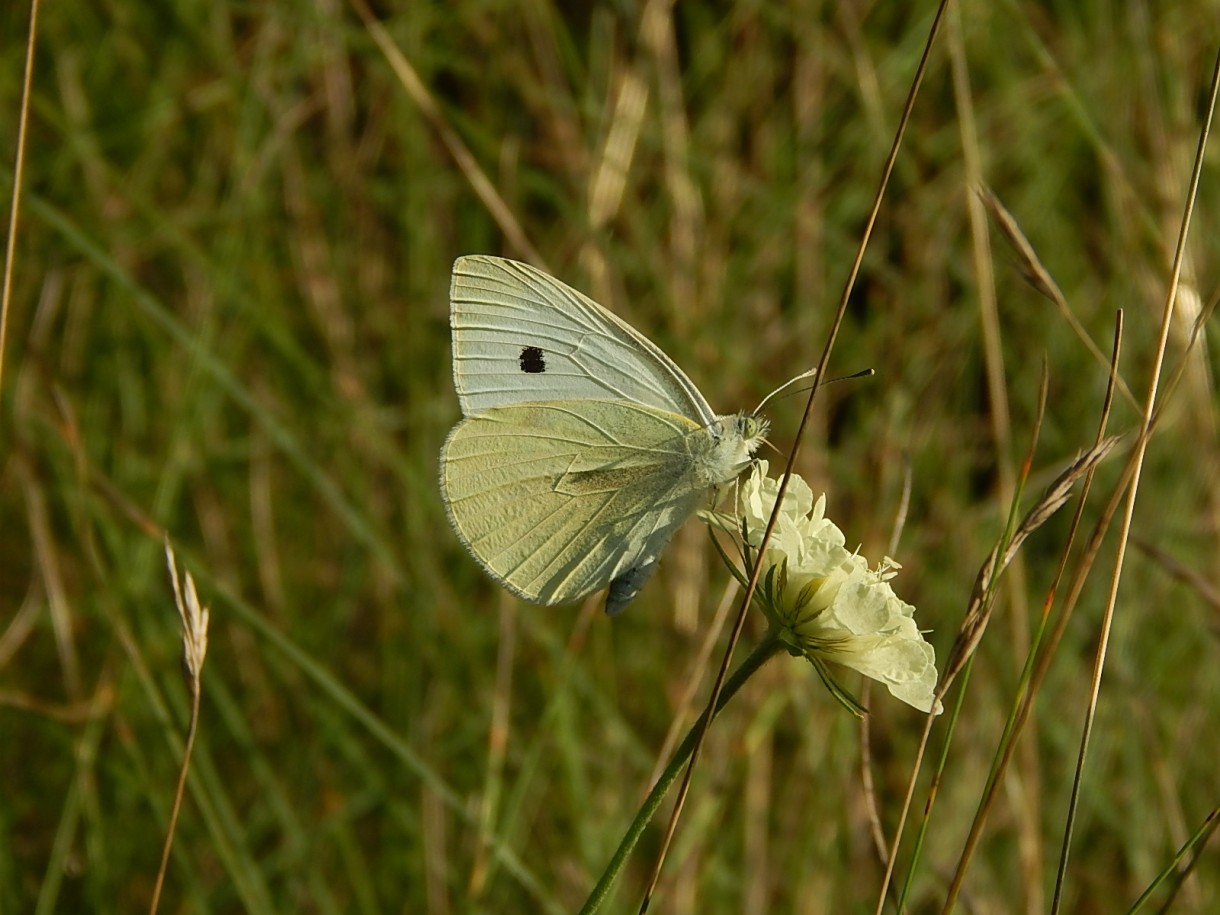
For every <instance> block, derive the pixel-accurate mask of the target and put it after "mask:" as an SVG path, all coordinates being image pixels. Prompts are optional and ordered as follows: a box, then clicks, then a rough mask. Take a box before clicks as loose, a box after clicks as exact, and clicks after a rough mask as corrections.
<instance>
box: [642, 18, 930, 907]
mask: <svg viewBox="0 0 1220 915" xmlns="http://www.w3.org/2000/svg"><path fill="white" fill-rule="evenodd" d="M947 4H948V0H941V3H940V5H939V6H938V7H937V10H936V17H935V18H934V19H933V20H932V26H931V28H930V29H929V31H928V38H927V41H926V42H925V43H924V49H923V54H922V55H921V57H920V59H919V66H918V68H917V69H916V71H915V76H914V78H913V79H912V80H911V88H910V90H909V91H908V93H907V98H906V104H905V105H904V106H903V109H902V117H901V118H900V119H899V122H898V129H897V130H896V131H895V133H894V141H893V143H892V144H891V145H890V151H889V154H888V155H887V157H886V160H885V166H884V167H883V169H882V173H881V180H880V181H879V182H878V184H877V191H876V193H875V194H874V196H873V202H872V206H871V207H870V208H869V214H868V219H867V220H866V221H865V224H864V231H863V232H862V233H861V235H860V244H859V246H858V247H857V248H856V255H855V258H854V259H853V260H852V265H851V269H850V270H849V272H848V276H847V281H846V282H845V283H844V284H843V293H842V295H841V296H840V297H839V306H838V308H837V309H836V310H835V317H834V322H833V323H832V324H831V327H830V332H829V333H828V334H827V337H826V344H825V346H824V347H823V349H822V356H821V359H820V360H819V361H818V368H817V373H816V374H815V375H814V376H813V384H812V385H810V388H809V398H808V399H807V400H806V401H805V411H804V413H803V414H802V415H801V422H800V425H799V426H798V427H797V431H796V435H795V436H794V437H793V443H792V450H791V451H789V452H788V462H787V464H786V465H785V467H784V473H783V475H782V476H781V477H780V484H779V489H778V491H777V492H776V495H775V508H774V509H773V510H772V512H771V517H770V519H769V520H768V522H767V528H766V530H765V531H764V532H763V537H762V542H761V544H760V546H759V549H760V551H765V550H766V548H767V544H768V543H769V542H770V540H771V533H772V531H773V530H774V529H775V523H776V519H777V518H778V517H779V510H780V507H781V506H782V505H783V501H784V494H785V493H786V492H787V489H788V480H789V479H791V476H792V469H793V467H794V466H795V464H796V458H797V455H798V454H799V453H800V445H801V439H802V437H803V436H804V434H805V429H806V427H807V426H808V425H809V418H810V416H811V414H812V412H813V402H814V398H815V397H816V396H817V392H818V387H819V386H820V383H821V380H822V379H823V378H825V377H826V367H827V365H828V364H829V362H830V354H831V351H832V350H833V349H834V344H835V339H836V338H837V337H838V334H839V327H840V326H841V325H842V323H843V316H844V315H845V314H846V313H847V303H848V300H849V298H850V296H851V292H852V289H853V288H854V287H855V284H856V277H857V276H859V273H860V265H861V264H862V263H863V261H864V252H865V251H866V250H867V248H868V243H869V239H870V238H871V237H872V232H873V226H874V225H876V222H877V216H878V214H879V213H880V211H881V201H882V200H883V199H884V197H885V191H886V188H887V187H889V180H890V175H891V174H892V173H893V171H894V163H895V162H897V160H898V151H899V149H900V148H901V147H902V139H903V137H904V136H905V134H906V128H907V124H908V123H909V122H910V120H911V112H912V111H913V110H914V108H915V98H916V96H917V95H918V93H919V87H920V85H921V84H922V83H923V77H924V73H926V72H927V68H928V60H929V58H930V56H931V53H932V45H933V43H934V42H935V41H936V36H937V34H938V33H939V31H940V25H941V21H942V20H943V19H944V15H945V7H946V6H947ZM761 569H762V564H761V563H758V564H756V565H755V567H754V569H753V572H752V573H751V575H750V581H749V584H748V585H747V586H746V591H745V594H743V595H742V599H741V604H740V605H739V609H738V611H737V618H736V620H735V621H734V625H733V630H732V633H731V634H730V636H729V643H728V645H727V646H726V647H725V650H724V658H723V660H722V661H721V664H720V670H719V671H718V672H717V674H716V681H715V683H713V684H712V692H711V695H710V696H709V697H708V704H707V713H706V714H705V715H704V716H703V719H702V725H701V727H700V729H699V732H698V736H697V737H696V738H695V743H694V747H693V749H692V750H691V755H690V758H689V760H687V763H686V771H685V772H684V773H683V776H682V784H681V786H680V787H679V788H678V796H677V798H676V799H675V801H674V806H673V810H672V811H671V813H670V816H669V823H668V824H667V825H666V828H665V835H664V837H663V838H662V841H661V847H660V850H659V851H658V853H657V858H656V861H655V863H654V864H653V868H652V874H651V876H650V877H649V880H648V889H647V890H646V891H645V893H644V898H643V901H642V902H641V904H640V909H639V911H640V913H641V915H642V913H644V912H646V911H647V910H648V904H649V902H650V901H651V899H652V894H653V891H654V890H655V889H656V885H657V881H658V880H659V879H660V876H661V867H662V865H663V864H664V863H665V857H666V855H667V854H668V852H669V846H670V844H671V843H672V841H673V837H674V833H675V832H676V830H677V827H678V820H679V818H680V817H681V815H682V807H683V805H684V804H685V802H686V795H687V793H688V792H689V791H690V781H691V776H692V774H693V773H694V770H695V763H696V762H697V761H698V759H699V750H700V748H701V747H702V746H703V739H704V736H705V735H706V732H707V727H708V725H709V724H710V722H711V718H712V715H711V710H712V709H714V708H716V704H717V702H719V700H720V692H721V690H722V688H723V686H724V681H725V678H726V677H727V675H728V670H729V664H730V663H731V661H732V658H733V651H734V649H735V648H736V647H737V642H738V641H739V640H740V638H741V632H742V629H744V628H745V622H746V611H747V610H748V609H749V607H750V602H751V600H753V598H754V591H755V589H756V588H757V587H758V576H759V573H760V571H761ZM891 866H892V861H891Z"/></svg>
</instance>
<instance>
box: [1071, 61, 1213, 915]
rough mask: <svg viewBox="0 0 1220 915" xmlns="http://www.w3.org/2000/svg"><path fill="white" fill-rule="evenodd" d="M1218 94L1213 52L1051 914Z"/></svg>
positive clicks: (1076, 806)
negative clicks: (1204, 104)
mask: <svg viewBox="0 0 1220 915" xmlns="http://www.w3.org/2000/svg"><path fill="white" fill-rule="evenodd" d="M1218 94H1220V52H1217V55H1216V61H1215V65H1214V67H1213V69H1212V83H1211V93H1210V96H1209V99H1208V107H1207V119H1206V121H1205V122H1204V124H1203V128H1202V130H1200V131H1199V144H1198V147H1197V150H1196V152H1195V164H1194V168H1193V170H1192V172H1191V176H1190V188H1189V190H1188V191H1187V194H1186V204H1185V206H1184V208H1183V212H1182V222H1181V226H1180V228H1179V230H1178V240H1177V244H1176V246H1175V247H1174V255H1173V270H1172V272H1171V274H1170V279H1169V288H1168V289H1167V290H1166V293H1165V304H1164V307H1163V309H1162V313H1161V327H1160V332H1159V335H1158V338H1157V347H1156V356H1155V357H1154V359H1153V361H1152V375H1151V378H1150V379H1149V383H1148V394H1147V397H1146V399H1145V401H1144V412H1143V425H1142V428H1141V431H1140V436H1139V438H1138V439H1137V440H1136V442H1135V448H1134V452H1133V458H1132V471H1133V472H1132V479H1131V485H1130V486H1129V487H1128V489H1127V499H1126V503H1125V505H1124V507H1123V517H1122V521H1121V523H1120V526H1119V537H1118V546H1117V548H1116V550H1115V556H1114V568H1113V571H1112V573H1111V576H1110V591H1109V594H1108V596H1107V599H1106V609H1105V612H1104V614H1103V616H1102V624H1101V634H1100V638H1099V640H1098V645H1097V653H1096V656H1095V659H1094V666H1093V675H1092V688H1091V690H1090V695H1089V702H1088V707H1087V709H1086V713H1085V721H1084V726H1083V728H1082V729H1081V735H1080V749H1079V752H1078V755H1077V759H1076V771H1075V773H1074V776H1073V779H1072V790H1071V796H1070V799H1069V801H1068V812H1067V817H1066V822H1065V824H1064V830H1063V844H1062V846H1061V848H1060V854H1059V867H1058V871H1057V873H1056V875H1055V891H1054V896H1053V897H1052V900H1051V912H1052V913H1055V912H1058V911H1059V910H1060V907H1061V905H1062V903H1063V885H1064V880H1065V878H1066V875H1067V865H1068V860H1069V858H1070V855H1071V845H1072V830H1073V827H1074V825H1075V822H1076V813H1077V811H1078V810H1079V806H1080V788H1081V784H1082V783H1083V778H1084V766H1085V761H1086V759H1087V757H1088V749H1089V743H1090V739H1091V737H1092V733H1093V724H1094V721H1095V718H1096V714H1097V702H1098V698H1099V696H1100V694H1101V678H1102V673H1103V672H1104V670H1105V663H1106V653H1107V649H1108V647H1109V642H1110V632H1111V629H1112V628H1113V625H1114V614H1115V611H1116V608H1117V604H1118V587H1119V583H1120V582H1121V580H1122V571H1123V563H1124V560H1125V559H1126V555H1127V544H1128V542H1129V541H1130V538H1131V524H1132V520H1133V519H1134V517H1135V500H1136V497H1137V496H1138V495H1139V484H1140V473H1141V471H1142V469H1143V464H1144V455H1145V454H1146V453H1147V450H1148V441H1149V438H1150V436H1151V433H1152V420H1153V416H1154V413H1155V411H1156V405H1157V389H1158V387H1159V384H1160V377H1161V368H1162V366H1163V365H1164V362H1165V352H1166V349H1167V347H1168V343H1169V333H1170V330H1171V329H1172V326H1173V316H1174V306H1175V303H1176V301H1177V296H1178V283H1179V281H1180V279H1181V275H1182V261H1183V258H1184V257H1185V252H1186V239H1187V237H1188V236H1189V234H1190V222H1191V217H1192V215H1193V214H1194V206H1195V200H1196V198H1197V196H1198V193H1199V178H1200V175H1201V174H1202V171H1203V153H1204V151H1205V150H1206V149H1207V138H1208V135H1209V134H1210V132H1211V122H1212V117H1213V115H1214V113H1215V109H1216V98H1217V95H1218Z"/></svg>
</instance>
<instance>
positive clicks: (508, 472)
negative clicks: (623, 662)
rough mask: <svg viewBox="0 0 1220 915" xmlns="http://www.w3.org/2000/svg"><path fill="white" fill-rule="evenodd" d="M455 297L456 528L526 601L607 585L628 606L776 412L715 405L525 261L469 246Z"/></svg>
mask: <svg viewBox="0 0 1220 915" xmlns="http://www.w3.org/2000/svg"><path fill="white" fill-rule="evenodd" d="M450 306H451V312H450V324H451V326H452V330H453V381H454V386H455V387H456V388H457V393H458V400H459V401H460V402H461V407H462V414H463V416H464V417H465V419H463V420H462V421H461V422H459V423H458V424H457V425H456V426H454V427H453V431H451V432H450V433H449V437H448V438H447V439H446V440H445V445H444V447H443V448H442V449H441V462H440V477H441V480H440V482H441V495H442V497H443V498H444V501H445V507H446V509H447V511H448V513H449V520H450V521H451V522H452V524H453V529H454V530H455V531H457V534H458V537H459V538H461V540H462V542H463V543H464V544H465V545H466V548H467V549H468V550H469V551H470V553H471V555H472V556H474V558H475V559H476V560H477V561H478V562H479V564H480V565H482V566H483V568H484V569H486V571H487V573H488V574H489V575H491V577H492V578H494V579H496V581H498V582H500V584H502V585H503V586H504V587H506V588H508V590H510V591H512V592H513V593H514V594H516V595H518V596H520V597H523V598H525V599H526V600H530V601H534V602H535V603H540V604H563V603H572V602H575V601H578V600H580V599H581V598H583V597H585V596H586V595H588V594H591V593H592V592H594V591H597V590H599V589H601V588H605V587H607V586H608V587H609V589H610V590H609V592H608V594H607V596H606V612H607V613H611V614H613V613H617V612H619V611H621V610H622V609H623V608H624V607H625V606H626V605H627V604H628V603H629V602H630V601H631V599H632V598H634V597H635V595H636V593H637V592H638V591H639V589H640V587H641V586H642V585H643V583H644V581H645V580H646V579H647V578H648V576H649V575H650V574H651V573H652V570H653V567H654V566H655V564H656V562H657V559H658V557H659V556H660V554H661V551H662V550H663V549H664V548H665V545H666V543H668V542H669V539H670V537H672V536H673V533H674V531H676V530H677V529H678V527H679V526H681V524H682V523H683V522H684V521H685V520H686V519H687V518H689V517H690V516H691V514H693V513H694V512H695V510H696V509H698V508H699V506H700V504H701V503H703V502H705V500H706V499H707V497H708V496H709V494H710V493H711V491H712V490H713V489H714V488H715V487H718V486H720V485H721V484H724V483H727V482H729V481H730V480H732V479H734V478H735V477H736V476H737V475H738V474H739V473H740V472H741V471H742V470H743V469H745V468H746V467H747V466H749V464H750V459H751V458H750V456H751V455H752V454H753V453H754V451H755V449H756V448H757V447H758V445H759V443H760V442H761V441H762V439H763V436H764V435H765V434H766V428H767V427H766V422H765V421H763V420H761V419H759V418H757V417H756V416H754V415H751V414H748V413H743V414H737V415H733V416H717V415H716V414H715V413H713V412H712V408H711V407H710V406H708V403H707V401H706V400H705V399H704V398H703V395H702V394H700V393H699V391H698V389H697V388H696V387H695V386H694V384H692V383H691V381H690V379H689V378H687V377H686V375H685V374H683V372H682V370H681V369H680V368H678V367H677V366H676V365H675V364H674V363H673V360H671V359H670V358H669V357H668V356H666V355H665V354H664V353H663V352H661V350H660V349H658V348H657V346H656V345H655V344H653V343H652V342H651V341H649V340H648V339H646V338H645V337H643V336H642V335H641V334H640V333H639V332H637V331H636V330H634V329H633V328H631V327H630V326H629V325H628V324H626V323H625V322H624V321H622V320H620V319H619V318H616V317H615V316H614V315H612V314H611V313H610V312H608V311H606V309H604V308H602V307H601V306H600V305H598V304H597V303H596V302H594V301H592V300H591V299H588V298H586V297H585V296H583V295H581V294H580V293H579V292H577V291H576V290H574V289H572V288H570V287H568V286H566V285H564V284H563V283H561V282H559V281H558V280H556V279H554V278H553V277H550V276H548V275H547V274H545V273H543V272H542V271H540V270H536V269H535V268H533V267H530V266H528V265H527V264H521V263H517V262H516V261H510V260H504V259H503V258H498V257H485V256H481V255H472V256H468V257H460V258H458V260H457V262H456V263H454V265H453V284H452V286H451V288H450Z"/></svg>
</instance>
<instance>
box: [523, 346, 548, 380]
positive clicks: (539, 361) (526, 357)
mask: <svg viewBox="0 0 1220 915" xmlns="http://www.w3.org/2000/svg"><path fill="white" fill-rule="evenodd" d="M517 362H518V364H519V365H520V366H521V371H523V372H525V373H526V374H527V375H541V374H542V373H543V372H545V371H546V359H545V358H543V355H542V350H540V349H538V347H536V346H526V347H523V348H522V349H521V355H520V356H518V357H517Z"/></svg>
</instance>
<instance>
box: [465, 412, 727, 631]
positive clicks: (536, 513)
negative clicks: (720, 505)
mask: <svg viewBox="0 0 1220 915" xmlns="http://www.w3.org/2000/svg"><path fill="white" fill-rule="evenodd" d="M692 435H693V436H705V435H707V432H706V430H704V429H702V428H701V427H700V426H698V425H697V424H695V423H694V422H692V421H691V420H689V419H687V418H686V417H683V416H679V415H677V414H674V413H670V412H668V411H665V410H659V409H656V408H653V407H649V406H646V405H643V404H637V403H631V402H627V401H587V400H562V401H550V402H540V403H525V404H514V405H508V406H502V407H496V408H493V409H490V410H486V411H484V412H483V413H481V414H479V415H478V416H474V417H471V418H468V419H465V420H463V421H462V422H460V423H458V425H457V426H455V427H454V429H453V431H452V432H451V433H450V435H449V438H448V439H447V440H446V442H445V446H444V449H443V450H442V452H441V489H442V494H443V495H444V498H445V503H446V505H447V507H448V511H449V515H450V520H451V521H452V522H453V526H454V529H455V530H456V531H457V532H458V534H459V536H460V537H461V539H462V540H463V541H464V543H465V544H466V546H467V548H468V549H469V550H470V552H471V553H472V554H473V555H474V556H475V558H476V559H478V560H479V562H480V563H481V564H482V565H483V567H484V568H485V569H486V570H487V571H488V573H490V574H491V575H492V576H493V577H494V578H496V579H497V580H498V581H500V582H501V583H502V584H503V585H504V586H505V587H507V588H508V589H509V590H511V591H513V592H514V593H516V594H518V595H519V596H521V597H524V598H526V599H527V600H532V601H535V602H537V603H543V604H558V603H570V602H574V601H577V600H580V599H581V598H583V597H585V596H586V595H588V594H590V593H592V592H594V591H597V590H599V589H601V588H604V587H606V586H607V585H610V584H611V582H613V581H615V579H617V578H620V577H623V578H624V580H625V582H626V583H628V584H634V586H633V587H628V588H622V589H620V591H621V593H622V594H624V595H626V594H628V592H629V593H630V595H634V592H635V590H637V589H638V585H639V583H642V581H643V578H644V577H646V575H644V574H643V573H642V572H641V571H640V570H643V569H650V567H651V565H652V563H653V562H655V560H656V558H657V556H659V555H660V552H661V550H662V549H663V548H664V546H665V544H666V543H667V542H668V541H669V539H670V537H671V536H672V535H673V532H674V531H675V530H676V529H677V527H678V526H679V525H681V524H682V522H683V521H685V520H686V518H687V517H689V516H690V514H691V513H693V512H694V511H695V509H696V508H697V507H698V505H699V503H700V501H701V500H703V499H704V498H705V497H706V494H707V492H708V486H707V484H706V482H704V481H700V480H698V479H696V478H695V476H694V474H693V473H692V469H691V457H690V447H689V442H688V437H689V436H692ZM627 599H629V597H628V598H627ZM622 603H624V604H625V603H626V601H625V600H624V601H622ZM610 609H616V608H615V607H611V608H610Z"/></svg>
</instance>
